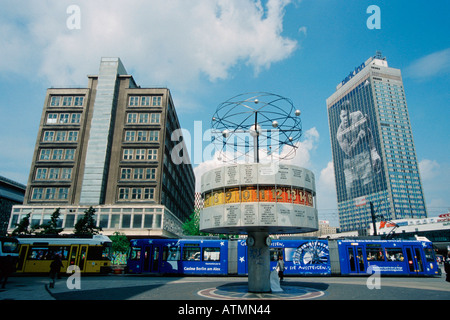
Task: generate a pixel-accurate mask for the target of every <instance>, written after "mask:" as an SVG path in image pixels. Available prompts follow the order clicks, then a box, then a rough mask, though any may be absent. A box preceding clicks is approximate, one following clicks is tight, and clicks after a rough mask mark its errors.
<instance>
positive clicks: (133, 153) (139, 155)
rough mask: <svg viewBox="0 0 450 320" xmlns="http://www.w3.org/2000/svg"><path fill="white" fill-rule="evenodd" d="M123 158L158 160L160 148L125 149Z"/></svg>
mask: <svg viewBox="0 0 450 320" xmlns="http://www.w3.org/2000/svg"><path fill="white" fill-rule="evenodd" d="M122 159H123V160H157V159H158V149H123V155H122Z"/></svg>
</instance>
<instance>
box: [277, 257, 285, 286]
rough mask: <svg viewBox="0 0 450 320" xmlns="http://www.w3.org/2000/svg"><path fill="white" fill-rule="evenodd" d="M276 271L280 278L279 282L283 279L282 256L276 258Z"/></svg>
mask: <svg viewBox="0 0 450 320" xmlns="http://www.w3.org/2000/svg"><path fill="white" fill-rule="evenodd" d="M276 269H277V271H278V277H279V278H280V281H282V280H283V278H284V261H283V256H282V255H279V256H278V262H277V268H276Z"/></svg>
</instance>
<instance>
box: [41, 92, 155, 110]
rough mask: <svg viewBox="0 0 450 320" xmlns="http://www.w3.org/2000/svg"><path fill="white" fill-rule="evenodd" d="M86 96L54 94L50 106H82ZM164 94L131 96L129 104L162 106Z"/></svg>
mask: <svg viewBox="0 0 450 320" xmlns="http://www.w3.org/2000/svg"><path fill="white" fill-rule="evenodd" d="M84 100H85V97H84V96H79V95H74V96H71V95H61V96H58V95H54V96H51V98H50V107H82V106H83V104H84ZM161 104H162V96H151V95H142V96H141V95H139V96H130V97H129V100H128V105H129V106H131V107H160V106H161Z"/></svg>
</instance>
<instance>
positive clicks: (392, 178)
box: [327, 52, 427, 231]
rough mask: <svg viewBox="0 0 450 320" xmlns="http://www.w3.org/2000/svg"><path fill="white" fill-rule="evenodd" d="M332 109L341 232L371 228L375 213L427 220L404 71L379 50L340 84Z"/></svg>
mask: <svg viewBox="0 0 450 320" xmlns="http://www.w3.org/2000/svg"><path fill="white" fill-rule="evenodd" d="M327 111H328V121H329V128H330V136H331V146H332V153H333V163H334V172H335V179H336V191H337V202H338V212H339V223H340V230H341V231H352V230H367V229H368V228H369V226H370V224H371V223H372V214H371V213H372V212H373V213H374V214H373V215H374V216H375V218H376V219H378V220H384V221H388V220H393V219H405V218H417V219H420V218H426V217H427V212H426V207H425V200H424V196H423V192H422V184H421V180H420V175H419V166H418V163H417V157H416V151H415V147H414V141H413V133H412V130H411V124H410V121H409V115H408V108H407V104H406V97H405V88H404V87H403V81H402V76H401V72H400V70H399V69H395V68H391V67H389V66H388V62H387V60H386V58H383V57H382V56H381V53H380V52H377V54H376V55H375V56H374V57H371V58H369V59H368V60H367V61H365V62H364V63H362V64H361V65H359V66H358V67H356V68H355V70H353V71H352V72H351V73H350V74H349V75H348V76H347V77H346V78H345V79H344V80H343V81H342V82H341V83H339V84H338V86H337V87H336V92H335V93H333V94H332V95H331V96H330V97H329V98H328V99H327ZM371 206H372V207H373V210H372V211H371Z"/></svg>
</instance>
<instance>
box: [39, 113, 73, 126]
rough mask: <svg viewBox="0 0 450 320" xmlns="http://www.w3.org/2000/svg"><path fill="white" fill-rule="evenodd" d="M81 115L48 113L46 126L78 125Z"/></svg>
mask: <svg viewBox="0 0 450 320" xmlns="http://www.w3.org/2000/svg"><path fill="white" fill-rule="evenodd" d="M80 121H81V113H49V114H47V124H74V125H75V124H79V123H80Z"/></svg>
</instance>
